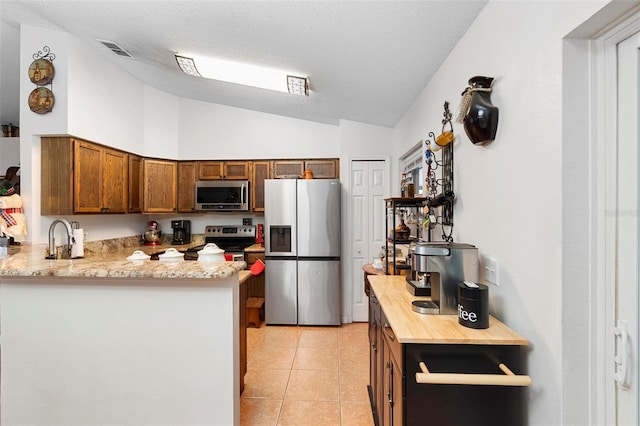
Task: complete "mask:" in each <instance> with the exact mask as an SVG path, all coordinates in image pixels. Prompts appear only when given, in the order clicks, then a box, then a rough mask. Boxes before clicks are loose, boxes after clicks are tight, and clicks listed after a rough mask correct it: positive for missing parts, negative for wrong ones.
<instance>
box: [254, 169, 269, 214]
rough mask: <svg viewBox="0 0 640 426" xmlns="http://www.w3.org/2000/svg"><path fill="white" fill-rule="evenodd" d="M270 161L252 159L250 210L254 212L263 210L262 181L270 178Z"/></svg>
mask: <svg viewBox="0 0 640 426" xmlns="http://www.w3.org/2000/svg"><path fill="white" fill-rule="evenodd" d="M271 177H272V174H271V162H270V161H254V162H253V165H252V167H251V186H250V188H249V193H250V194H251V210H252V211H254V212H264V181H265V179H271Z"/></svg>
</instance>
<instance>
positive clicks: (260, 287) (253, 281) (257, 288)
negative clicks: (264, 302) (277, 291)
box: [244, 251, 265, 298]
mask: <svg viewBox="0 0 640 426" xmlns="http://www.w3.org/2000/svg"><path fill="white" fill-rule="evenodd" d="M258 259H260V260H261V261H262V262H264V252H250V251H245V252H244V261H245V262H247V269H251V266H252V265H253V264H254V263H256V261H257V260H258ZM247 283H248V285H247V297H261V298H264V285H265V280H264V273H262V274H260V275H257V276H255V275H252V276H251V277H250V278H249V280H248V281H247Z"/></svg>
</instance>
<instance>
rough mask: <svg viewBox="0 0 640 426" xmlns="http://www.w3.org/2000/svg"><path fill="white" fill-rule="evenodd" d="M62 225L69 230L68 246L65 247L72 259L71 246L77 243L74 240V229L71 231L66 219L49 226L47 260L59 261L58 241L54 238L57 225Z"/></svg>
mask: <svg viewBox="0 0 640 426" xmlns="http://www.w3.org/2000/svg"><path fill="white" fill-rule="evenodd" d="M59 223H62V224H63V225H64V227H65V228H67V245H66V246H65V248H66V250H67V256H68V257H71V245H72V244H75V243H76V239H75V238H73V229H71V224H70V223H69V222H67V221H66V220H64V219H56V220H54V221H53V222H51V226H49V256H47V259H57V258H58V256H57V254H56V239H55V237H54V236H53V235H54V231H55V228H56V225H57V224H59Z"/></svg>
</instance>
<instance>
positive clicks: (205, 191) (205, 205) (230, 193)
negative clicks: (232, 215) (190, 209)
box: [195, 180, 249, 211]
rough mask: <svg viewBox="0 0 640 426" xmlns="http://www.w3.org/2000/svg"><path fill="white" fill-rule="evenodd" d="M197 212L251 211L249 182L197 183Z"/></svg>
mask: <svg viewBox="0 0 640 426" xmlns="http://www.w3.org/2000/svg"><path fill="white" fill-rule="evenodd" d="M195 197H196V210H198V211H249V181H244V180H243V181H197V182H196V193H195Z"/></svg>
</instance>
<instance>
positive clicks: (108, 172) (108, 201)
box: [40, 137, 129, 215]
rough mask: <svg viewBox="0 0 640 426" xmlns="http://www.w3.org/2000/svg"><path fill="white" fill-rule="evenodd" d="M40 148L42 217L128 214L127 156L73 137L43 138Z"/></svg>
mask: <svg viewBox="0 0 640 426" xmlns="http://www.w3.org/2000/svg"><path fill="white" fill-rule="evenodd" d="M41 147H42V150H41V156H42V166H41V173H40V174H41V207H40V212H41V214H43V215H70V214H76V213H125V212H126V211H127V201H128V184H127V183H128V172H129V168H128V154H127V153H125V152H122V151H118V150H114V149H111V148H107V147H104V146H102V145H98V144H94V143H90V142H87V141H83V140H81V139H76V138H70V137H44V138H42V144H41Z"/></svg>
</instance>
